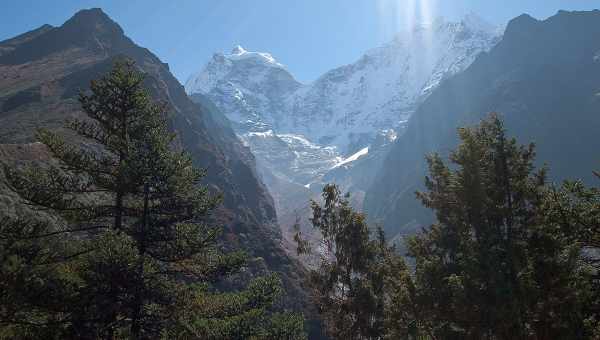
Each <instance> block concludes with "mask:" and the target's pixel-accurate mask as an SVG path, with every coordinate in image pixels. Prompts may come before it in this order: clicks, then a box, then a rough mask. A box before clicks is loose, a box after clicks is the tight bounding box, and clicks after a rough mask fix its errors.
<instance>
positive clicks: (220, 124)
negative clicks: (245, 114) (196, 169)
mask: <svg viewBox="0 0 600 340" xmlns="http://www.w3.org/2000/svg"><path fill="white" fill-rule="evenodd" d="M123 56H126V57H128V58H131V59H133V60H135V61H136V65H137V67H139V68H140V69H141V70H143V71H144V72H145V73H146V74H147V78H146V86H147V88H148V89H149V90H150V92H151V94H152V95H153V97H154V98H155V99H156V100H161V101H165V102H166V103H168V106H169V110H170V111H171V113H172V115H171V116H170V117H171V118H170V125H171V128H172V129H173V130H174V131H175V132H176V133H177V136H178V144H179V147H181V148H183V149H185V150H187V151H188V152H190V153H191V155H192V158H193V160H194V163H195V164H196V165H197V166H200V167H203V168H208V176H207V178H206V181H207V183H208V184H209V185H210V186H211V187H212V188H213V189H214V191H218V192H222V193H223V196H224V204H223V206H222V208H221V209H220V211H219V212H217V213H216V214H215V218H216V219H217V220H218V221H219V223H221V224H222V225H223V226H224V227H225V230H226V234H227V235H226V236H227V237H226V238H227V240H228V245H230V246H231V247H243V248H245V249H248V251H249V252H250V254H251V255H254V256H256V257H257V258H260V259H262V260H261V261H262V264H261V263H258V262H257V263H258V264H257V266H258V267H263V268H264V269H270V270H275V271H278V272H280V273H282V276H283V279H284V281H285V284H286V286H287V288H288V291H289V294H290V296H291V297H295V298H299V299H302V298H301V297H300V296H302V294H303V293H302V292H301V291H300V288H299V286H298V282H299V276H298V275H299V274H298V267H297V265H296V264H295V262H294V261H292V260H290V258H288V257H287V255H286V254H285V252H284V251H283V250H282V248H281V245H280V243H281V235H280V232H279V229H278V228H277V223H276V213H275V209H274V204H273V201H272V198H271V196H270V195H269V193H268V192H267V190H266V189H265V187H264V185H263V184H262V183H261V181H259V180H258V179H257V175H256V170H255V160H254V157H253V156H252V154H251V153H250V151H249V150H248V148H247V147H245V146H244V145H243V144H242V143H241V142H240V141H239V140H238V139H237V137H236V135H235V134H234V132H233V130H232V128H231V126H230V124H229V122H228V121H227V120H226V119H225V118H224V117H223V116H222V115H221V114H220V112H218V110H216V108H214V106H212V107H211V106H210V105H212V104H210V103H208V102H206V103H200V104H196V103H194V102H192V101H191V100H190V99H189V98H188V96H187V95H186V93H185V91H184V88H183V86H181V85H180V84H179V83H178V82H177V80H176V79H175V78H174V77H173V76H172V74H171V73H170V72H169V68H168V65H167V64H164V63H162V62H161V61H160V60H159V59H158V58H157V57H156V56H155V55H153V54H152V53H151V52H150V51H148V50H147V49H145V48H142V47H139V46H137V45H135V44H134V43H133V42H132V41H131V40H130V39H129V38H127V37H126V36H125V35H124V33H123V30H122V29H121V28H120V27H119V25H117V24H116V23H115V22H113V21H112V20H111V19H110V18H109V17H108V16H106V15H105V14H104V13H103V12H102V11H101V10H99V9H91V10H84V11H81V12H78V13H77V14H76V15H75V16H73V17H72V18H71V19H69V20H68V21H67V22H65V23H64V24H63V25H62V26H60V27H51V26H48V25H45V26H42V27H41V28H39V29H37V30H34V31H32V32H29V33H25V34H23V35H20V36H18V37H16V38H13V39H10V40H6V41H3V42H0V143H2V144H7V143H30V142H32V141H33V140H34V132H35V129H36V128H38V127H45V128H51V129H57V130H60V129H61V128H62V126H63V124H64V121H65V119H67V118H69V117H78V116H81V115H82V112H81V111H80V107H79V104H78V102H77V94H78V91H79V90H80V89H84V90H85V89H86V88H88V86H89V82H90V80H92V79H95V78H98V77H100V76H102V75H103V74H104V73H105V72H107V71H108V70H110V68H111V67H112V64H113V63H114V61H115V60H116V59H117V58H121V57H123ZM10 149H14V148H10ZM24 155H25V154H24ZM13 156H15V155H13ZM15 157H16V156H15ZM15 157H13V158H15ZM24 157H25V156H24ZM11 161H18V159H16V160H15V159H13V160H11ZM261 261H259V262H261ZM290 300H291V299H290ZM295 302H296V303H297V304H301V303H300V302H299V301H295Z"/></svg>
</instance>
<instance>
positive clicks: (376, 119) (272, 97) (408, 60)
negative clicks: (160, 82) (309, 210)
mask: <svg viewBox="0 0 600 340" xmlns="http://www.w3.org/2000/svg"><path fill="white" fill-rule="evenodd" d="M498 40H499V35H498V30H497V29H496V28H495V27H494V26H493V25H491V24H488V23H487V22H485V20H483V19H481V18H480V17H478V16H477V15H475V14H469V15H467V16H465V17H464V18H463V19H462V20H461V21H458V22H449V21H446V20H444V19H443V18H438V19H436V20H434V21H433V22H432V23H429V24H419V25H417V26H416V27H415V28H414V29H413V30H410V31H407V32H402V33H399V34H398V35H397V36H396V37H395V38H394V39H393V40H392V41H390V42H389V43H387V44H384V45H382V46H380V47H377V48H374V49H372V50H370V51H368V52H366V53H365V54H364V55H363V56H362V57H361V58H360V59H359V60H357V61H356V62H354V63H352V64H349V65H346V66H342V67H339V68H336V69H333V70H331V71H329V72H327V73H325V74H323V75H322V76H321V77H319V78H318V79H317V80H315V81H314V82H312V83H310V84H304V85H303V84H301V83H299V82H298V81H296V80H295V79H294V77H293V76H292V75H291V74H290V73H289V72H288V71H287V70H286V68H285V67H284V66H283V65H282V64H280V63H279V62H278V61H277V60H275V58H274V57H273V56H271V55H270V54H269V53H264V52H250V51H248V50H246V49H244V48H243V47H241V46H236V47H235V48H234V49H233V50H232V51H231V53H230V54H216V55H215V56H214V57H213V58H212V60H211V61H210V62H209V63H208V64H207V65H206V66H205V67H204V68H203V69H202V71H200V72H199V73H198V74H196V75H194V76H192V77H191V78H190V80H189V81H188V82H187V83H186V90H187V92H188V93H189V94H194V93H202V94H204V95H207V96H208V97H209V98H211V99H212V100H213V101H214V102H215V104H216V105H217V107H219V108H220V109H221V110H222V111H223V112H224V113H225V114H226V115H227V117H228V118H229V119H230V120H231V121H232V122H233V125H234V128H235V129H236V131H237V133H238V134H239V135H240V136H242V139H244V140H246V141H247V142H248V143H249V146H250V148H251V149H253V151H254V152H255V153H256V154H258V155H259V157H258V158H260V157H262V156H260V155H266V154H267V153H268V152H270V151H269V150H266V149H264V146H265V145H267V144H265V143H264V139H257V138H256V135H253V133H256V132H266V131H269V130H271V131H272V133H271V134H270V135H269V136H270V137H269V138H278V139H279V141H278V142H277V143H275V142H274V141H273V143H270V144H269V145H279V146H282V145H283V144H282V143H281V141H283V142H285V143H288V144H289V145H288V146H289V148H290V150H291V153H290V154H292V155H293V154H294V152H296V154H297V155H298V158H297V162H300V163H302V162H313V163H314V164H317V163H319V162H314V161H315V159H316V158H319V157H321V158H323V157H325V158H327V160H325V159H324V158H323V159H321V161H325V162H324V163H323V164H321V163H319V164H320V165H319V166H318V169H317V167H316V166H315V176H318V175H322V173H321V174H319V171H321V170H319V169H331V163H332V162H333V164H334V165H335V164H336V163H337V162H338V161H337V160H338V159H341V160H344V159H348V158H351V157H350V156H352V155H355V154H357V152H359V151H361V150H363V151H364V150H370V149H368V147H369V146H370V145H371V144H372V143H373V141H374V140H375V139H376V138H377V136H378V135H379V134H380V132H381V131H386V130H396V131H401V130H402V127H403V125H404V124H405V122H406V121H407V119H408V117H409V116H410V115H411V114H412V113H413V112H414V111H415V109H416V107H417V106H418V105H419V104H420V103H421V102H422V101H423V100H424V99H425V98H427V96H429V94H430V93H431V92H432V91H433V90H434V89H435V88H436V87H437V86H438V85H439V84H440V83H441V82H442V81H443V80H444V79H445V78H446V77H449V76H452V75H454V74H456V73H458V72H460V71H462V70H464V69H465V68H466V67H468V66H469V65H470V64H471V63H472V62H473V61H474V60H475V58H476V56H477V55H478V54H479V53H481V52H483V51H487V50H489V49H490V48H491V47H492V46H493V45H494V44H495V43H496V42H497V41H498ZM244 136H246V137H244ZM285 136H287V137H289V136H298V138H301V139H303V140H306V141H308V142H309V143H312V144H311V145H314V146H315V147H312V146H311V147H310V148H308V147H306V146H304V144H302V143H295V144H294V143H292V142H293V141H295V140H296V139H293V138H287V137H285ZM284 137H285V138H284ZM286 138H287V139H286ZM259 141H260V143H259ZM253 143H255V144H256V145H254V147H253ZM301 144H302V147H300V146H301ZM317 146H321V147H323V148H325V147H327V148H329V149H328V151H327V152H324V153H323V152H322V153H319V152H316V151H315V150H316V149H317V148H316V147H317ZM259 149H260V150H259ZM273 152H282V151H281V150H279V151H273ZM308 154H311V155H313V156H314V157H313V156H311V155H308ZM270 157H271V156H268V157H267V156H265V157H263V158H265V159H267V158H270ZM309 159H310V161H309ZM290 164H291V163H290ZM294 164H295V163H294ZM307 164H308V163H307ZM305 165H306V164H305ZM283 166H284V167H285V166H287V167H290V165H289V164H287V165H283ZM303 166H304V165H302V166H301V165H294V166H293V167H292V168H303ZM308 166H310V165H308ZM303 169H304V168H303ZM303 173H304V174H306V172H303ZM290 176H291V175H290ZM290 179H291V180H294V178H293V176H291V177H290ZM305 180H306V176H303V177H302V181H303V182H301V183H302V184H303V185H304V183H306V182H305Z"/></svg>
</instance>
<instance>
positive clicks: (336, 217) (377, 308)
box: [295, 185, 407, 339]
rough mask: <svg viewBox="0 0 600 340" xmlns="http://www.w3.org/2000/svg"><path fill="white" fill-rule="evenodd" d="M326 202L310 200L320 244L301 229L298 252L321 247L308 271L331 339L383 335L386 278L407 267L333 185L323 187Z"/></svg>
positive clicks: (403, 271) (380, 232) (313, 221)
mask: <svg viewBox="0 0 600 340" xmlns="http://www.w3.org/2000/svg"><path fill="white" fill-rule="evenodd" d="M322 196H323V202H324V203H323V205H320V204H318V203H317V202H314V201H313V202H312V211H313V216H312V218H311V222H312V224H313V227H314V228H315V229H316V230H318V231H319V232H320V234H321V235H322V239H321V244H319V245H317V248H316V249H312V246H311V245H310V244H309V243H308V241H306V240H304V239H303V238H302V235H301V234H300V233H298V234H297V235H296V237H295V239H296V242H297V243H298V252H299V254H301V255H303V254H308V253H311V252H313V251H318V252H320V254H319V255H320V258H321V260H320V263H319V265H318V266H317V268H315V269H313V270H311V271H310V273H309V278H308V284H309V286H310V287H311V289H312V291H313V295H314V299H315V303H316V305H317V308H318V311H319V312H320V314H321V315H322V317H323V319H324V322H325V326H326V331H327V334H328V335H329V336H330V337H331V338H333V339H380V338H382V336H383V335H384V334H385V329H384V327H385V322H386V316H385V315H386V314H385V312H386V301H387V300H388V299H389V290H388V283H389V278H390V277H391V276H392V275H402V274H405V273H406V272H407V268H406V266H405V264H404V261H402V259H401V258H400V257H398V256H396V254H395V250H394V249H393V248H390V247H389V246H388V245H387V243H386V240H385V237H384V235H383V232H382V231H381V230H380V229H379V230H378V233H377V234H376V235H372V233H371V231H370V229H369V227H368V225H367V223H366V221H365V216H364V215H363V214H361V213H358V212H356V211H354V210H353V209H352V207H351V206H350V203H349V201H348V197H347V196H346V197H342V195H341V193H340V191H339V189H338V188H337V186H335V185H326V186H325V187H324V189H323V193H322Z"/></svg>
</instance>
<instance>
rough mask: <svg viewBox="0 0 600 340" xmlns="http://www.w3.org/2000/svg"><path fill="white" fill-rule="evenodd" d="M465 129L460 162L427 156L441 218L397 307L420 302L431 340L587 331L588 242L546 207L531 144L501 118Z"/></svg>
mask: <svg viewBox="0 0 600 340" xmlns="http://www.w3.org/2000/svg"><path fill="white" fill-rule="evenodd" d="M459 136H460V140H461V142H462V143H461V145H460V146H459V147H458V148H457V149H456V150H455V151H454V152H452V153H451V155H450V161H451V162H452V163H453V165H452V166H449V165H446V164H445V163H444V161H443V160H442V159H441V157H440V156H439V155H436V154H434V155H432V156H430V157H429V158H428V162H429V171H430V176H429V177H427V179H426V186H427V191H426V192H422V193H418V197H419V198H420V199H421V200H422V202H423V204H424V205H425V206H427V207H429V208H431V209H433V210H434V211H435V213H436V217H437V223H435V224H434V225H432V226H431V227H430V228H429V229H427V230H424V231H423V233H422V234H421V235H418V236H415V237H413V238H412V239H411V240H410V241H409V255H410V256H412V257H414V258H415V261H416V266H415V277H414V290H413V292H412V293H411V295H410V299H409V302H410V303H406V300H404V301H402V302H403V303H405V305H404V306H401V307H398V308H397V309H402V307H405V310H411V304H413V305H414V306H416V308H412V310H414V311H415V312H414V313H413V315H412V319H413V322H414V323H415V324H417V325H419V327H420V330H419V331H420V334H421V335H427V336H429V337H430V338H437V339H551V338H563V339H567V338H569V339H576V338H583V337H584V333H583V332H584V331H583V329H584V323H583V320H584V319H585V318H584V317H583V316H582V312H583V311H584V309H585V304H586V301H587V296H588V295H589V293H590V287H589V285H588V283H587V281H586V280H585V273H586V270H585V268H583V267H582V266H581V261H580V254H581V252H580V250H581V248H580V247H579V245H578V243H577V242H573V241H574V239H573V231H572V230H566V229H561V228H560V227H559V226H560V223H561V222H560V220H559V219H555V218H554V217H552V218H549V215H548V214H547V193H548V187H547V185H546V170H545V169H541V170H538V171H534V166H533V161H534V156H535V152H534V147H533V145H529V146H526V147H524V146H519V145H518V144H517V142H516V141H515V140H514V139H509V138H507V137H506V136H505V130H504V128H503V125H502V122H501V120H500V119H499V118H498V117H497V116H496V115H492V116H491V117H490V118H489V119H487V120H485V121H483V122H482V123H481V125H480V126H478V127H476V128H463V129H460V130H459ZM402 327H404V328H406V327H407V325H406V324H401V327H400V325H399V328H402Z"/></svg>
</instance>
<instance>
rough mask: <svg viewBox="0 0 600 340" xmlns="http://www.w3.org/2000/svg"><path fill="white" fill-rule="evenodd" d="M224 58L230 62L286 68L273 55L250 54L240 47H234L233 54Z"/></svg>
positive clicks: (262, 53)
mask: <svg viewBox="0 0 600 340" xmlns="http://www.w3.org/2000/svg"><path fill="white" fill-rule="evenodd" d="M224 57H225V58H226V59H227V60H229V61H240V60H252V61H255V62H258V63H262V64H263V65H265V66H272V67H280V68H284V66H283V65H282V64H280V63H278V62H277V60H275V58H273V56H272V55H271V54H269V53H264V52H249V51H247V50H246V49H244V48H243V47H242V46H240V45H238V46H236V47H234V48H233V50H231V54H228V55H225V56H224Z"/></svg>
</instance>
